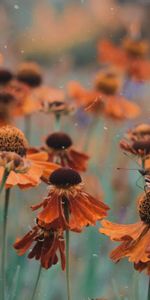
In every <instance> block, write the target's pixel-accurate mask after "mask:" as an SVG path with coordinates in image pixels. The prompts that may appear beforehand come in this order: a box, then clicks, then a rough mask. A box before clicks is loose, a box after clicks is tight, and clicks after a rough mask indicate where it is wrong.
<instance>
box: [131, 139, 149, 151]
mask: <svg viewBox="0 0 150 300" xmlns="http://www.w3.org/2000/svg"><path fill="white" fill-rule="evenodd" d="M132 147H133V149H134V150H136V151H140V150H142V151H143V152H144V154H149V153H150V140H149V141H136V142H134V143H133V145H132Z"/></svg>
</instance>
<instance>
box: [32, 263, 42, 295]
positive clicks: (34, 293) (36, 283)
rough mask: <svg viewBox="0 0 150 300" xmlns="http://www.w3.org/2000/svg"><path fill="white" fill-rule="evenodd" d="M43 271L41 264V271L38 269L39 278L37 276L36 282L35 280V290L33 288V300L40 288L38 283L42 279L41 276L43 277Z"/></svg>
mask: <svg viewBox="0 0 150 300" xmlns="http://www.w3.org/2000/svg"><path fill="white" fill-rule="evenodd" d="M41 271H42V267H41V265H40V267H39V271H38V274H37V278H36V282H35V286H34V290H33V293H32V298H31V300H34V297H35V295H36V292H37V288H38V285H39V280H40V277H41Z"/></svg>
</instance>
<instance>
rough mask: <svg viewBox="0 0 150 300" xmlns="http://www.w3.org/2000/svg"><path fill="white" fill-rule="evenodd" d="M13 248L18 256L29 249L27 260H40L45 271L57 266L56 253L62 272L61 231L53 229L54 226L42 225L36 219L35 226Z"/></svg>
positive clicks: (63, 266)
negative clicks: (59, 259) (58, 254)
mask: <svg viewBox="0 0 150 300" xmlns="http://www.w3.org/2000/svg"><path fill="white" fill-rule="evenodd" d="M31 247H32V249H31ZM14 248H15V249H16V251H17V253H18V255H23V254H25V253H26V252H27V251H28V250H29V249H31V250H30V252H29V254H28V258H29V259H32V258H35V259H36V260H40V263H41V266H42V267H43V268H45V269H49V268H50V267H51V266H52V265H55V264H57V262H58V256H57V252H59V253H60V258H61V266H62V270H64V269H65V241H64V237H63V230H62V229H60V228H55V225H54V224H50V225H48V224H44V223H43V222H40V221H39V220H38V219H37V225H36V226H34V227H33V228H32V230H30V231H29V232H28V233H27V234H26V235H25V236H24V237H23V238H20V239H17V240H16V242H15V243H14Z"/></svg>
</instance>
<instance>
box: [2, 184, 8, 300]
mask: <svg viewBox="0 0 150 300" xmlns="http://www.w3.org/2000/svg"><path fill="white" fill-rule="evenodd" d="M9 196H10V189H6V190H5V203H4V217H3V237H2V258H1V272H2V280H1V283H2V286H1V297H2V298H1V299H2V300H4V299H5V291H6V274H5V269H6V250H7V249H6V248H7V247H6V243H7V217H8V206H9Z"/></svg>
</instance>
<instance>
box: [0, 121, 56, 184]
mask: <svg viewBox="0 0 150 300" xmlns="http://www.w3.org/2000/svg"><path fill="white" fill-rule="evenodd" d="M47 160H48V155H47V154H46V153H45V152H39V153H32V154H30V153H29V154H28V142H27V140H26V138H25V136H24V134H23V132H22V131H21V130H19V129H18V128H16V127H13V126H3V127H1V128H0V181H1V180H2V177H3V173H4V170H5V169H8V167H9V176H8V178H7V181H6V187H12V186H14V185H18V186H19V187H20V188H29V187H33V186H36V185H38V184H39V183H40V179H41V178H42V176H44V177H46V178H47V176H49V174H50V173H51V172H52V171H53V170H55V169H56V168H58V166H57V165H56V164H54V163H49V162H47ZM17 164H18V166H17Z"/></svg>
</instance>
